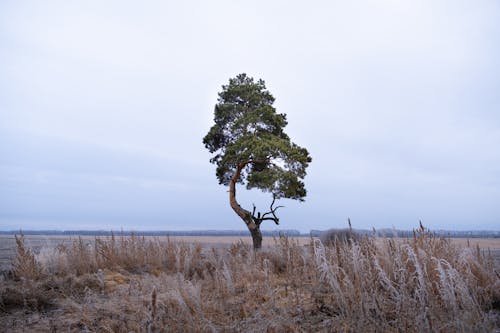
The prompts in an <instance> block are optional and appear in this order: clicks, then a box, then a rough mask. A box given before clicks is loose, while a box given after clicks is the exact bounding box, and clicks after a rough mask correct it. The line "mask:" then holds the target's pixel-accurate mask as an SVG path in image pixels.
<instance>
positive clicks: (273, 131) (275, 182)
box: [203, 74, 311, 249]
mask: <svg viewBox="0 0 500 333" xmlns="http://www.w3.org/2000/svg"><path fill="white" fill-rule="evenodd" d="M273 103H274V97H273V96H272V95H271V93H270V92H269V91H268V90H267V89H266V86H265V82H264V81H263V80H258V81H257V82H255V81H254V79H253V78H251V77H248V76H247V75H246V74H239V75H238V76H236V77H235V78H232V79H229V84H228V85H224V86H222V91H221V92H220V93H219V98H218V103H217V104H216V105H215V111H214V113H215V115H214V121H215V124H214V125H213V126H212V128H210V131H209V132H208V134H207V135H206V136H205V137H204V138H203V143H204V144H205V147H206V148H207V149H208V150H209V151H210V153H212V154H214V155H213V157H212V158H211V159H210V162H211V163H213V164H215V165H216V166H217V171H216V175H217V179H218V180H219V184H222V185H225V186H229V203H230V205H231V208H232V209H233V210H234V211H235V213H236V214H237V215H238V216H239V217H240V218H241V219H242V220H243V221H244V222H245V224H246V226H247V227H248V230H249V231H250V234H251V235H252V239H253V246H254V248H255V249H258V248H260V247H261V246H262V233H261V231H260V225H261V223H262V222H263V221H273V222H274V223H276V224H279V218H278V217H277V216H276V210H277V209H278V208H280V207H281V206H277V207H273V205H274V203H275V201H276V199H281V198H288V199H295V200H300V201H304V197H305V196H306V189H305V186H304V182H303V179H304V177H305V176H306V168H307V166H308V165H309V163H310V162H311V157H310V156H309V153H308V151H307V150H306V149H305V148H302V147H300V146H298V145H296V144H295V143H293V142H291V141H290V138H289V137H288V135H287V134H285V132H284V131H283V129H284V128H285V126H286V125H287V120H286V114H284V113H276V109H275V108H274V107H273ZM236 183H239V184H243V185H246V187H247V189H252V188H257V189H260V190H262V191H264V192H269V193H270V194H272V203H271V206H270V211H268V212H265V213H262V214H261V213H260V212H258V213H257V215H256V214H255V210H256V207H255V205H254V206H253V210H252V212H250V211H248V210H246V209H244V208H242V207H241V206H240V205H239V204H238V202H237V201H236Z"/></svg>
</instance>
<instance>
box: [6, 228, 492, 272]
mask: <svg viewBox="0 0 500 333" xmlns="http://www.w3.org/2000/svg"><path fill="white" fill-rule="evenodd" d="M118 237H119V236H118ZM78 238H81V239H82V240H83V241H85V242H86V243H90V244H93V243H94V241H95V238H96V237H94V236H59V235H57V236H51V235H27V236H24V239H25V244H26V245H27V246H28V247H30V248H31V249H32V250H33V251H34V252H35V253H38V252H40V250H41V249H42V248H45V249H52V248H55V247H56V246H57V245H60V244H66V245H67V244H71V243H72V242H73V241H74V240H78ZM100 238H102V239H105V238H106V237H100ZM108 238H109V237H108ZM144 238H145V239H147V240H159V241H167V240H171V241H173V242H183V243H187V244H200V245H201V246H203V247H212V246H215V247H229V246H230V245H231V244H235V243H238V242H243V243H244V244H249V245H250V244H252V238H251V237H250V236H249V237H241V236H220V237H215V236H169V237H166V236H160V237H158V236H144ZM291 239H293V241H294V242H297V243H298V244H299V245H306V244H309V243H310V241H311V238H310V237H294V238H291ZM381 240H382V238H378V241H381ZM450 241H451V242H452V243H453V244H456V245H458V246H461V247H472V248H474V249H475V248H476V247H477V246H479V248H480V249H481V250H482V251H490V252H491V253H492V255H493V256H494V257H495V259H496V260H497V262H498V263H500V238H470V239H468V238H451V239H450ZM262 244H263V246H273V245H274V244H276V239H275V238H273V237H264V239H263V243H262ZM15 248H16V242H15V239H14V235H0V271H2V270H5V269H7V268H8V267H9V265H10V263H11V262H12V259H13V258H14V256H15Z"/></svg>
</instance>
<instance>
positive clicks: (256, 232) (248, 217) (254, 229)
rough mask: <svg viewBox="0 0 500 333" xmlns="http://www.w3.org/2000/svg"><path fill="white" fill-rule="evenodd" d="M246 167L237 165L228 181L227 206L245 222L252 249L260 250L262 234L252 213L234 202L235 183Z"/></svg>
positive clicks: (244, 164)
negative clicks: (250, 236)
mask: <svg viewBox="0 0 500 333" xmlns="http://www.w3.org/2000/svg"><path fill="white" fill-rule="evenodd" d="M246 165H247V163H240V164H238V168H237V169H236V172H235V173H234V175H233V177H232V178H231V180H230V181H229V204H230V205H231V208H232V209H233V210H234V212H235V213H236V214H237V215H238V216H239V217H240V218H241V219H242V220H243V222H245V224H246V225H247V228H248V230H249V231H250V234H251V235H252V241H253V248H254V249H256V250H257V249H260V248H261V247H262V233H261V232H260V225H258V224H256V223H255V221H254V220H253V217H252V213H250V212H249V211H248V210H246V209H244V208H242V207H241V206H240V205H239V204H238V202H237V201H236V182H238V179H239V178H240V175H241V170H243V168H244V167H245V166H246Z"/></svg>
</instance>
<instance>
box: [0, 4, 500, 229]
mask: <svg viewBox="0 0 500 333" xmlns="http://www.w3.org/2000/svg"><path fill="white" fill-rule="evenodd" d="M499 7H500V5H499V3H498V2H497V1H475V2H467V1H440V2H436V1H394V0H386V1H344V2H332V1H312V2H303V1H302V2H301V1H272V2H268V1H254V2H249V3H245V2H234V1H222V0H218V1H210V2H207V1H184V2H182V3H176V2H161V1H152V2H148V3H146V4H141V5H140V6H139V5H138V4H137V3H135V2H129V1H110V2H105V3H103V2H97V1H86V2H67V1H50V2H44V3H36V2H30V3H21V2H14V1H5V2H2V4H1V5H0V153H1V155H0V168H1V170H2V171H3V172H2V175H0V182H1V183H0V188H2V189H1V190H0V197H1V198H2V199H3V206H2V208H3V212H4V213H3V214H4V215H3V221H6V220H5V219H9V218H11V219H13V218H16V219H18V220H19V219H21V218H22V219H39V220H44V221H49V220H50V219H51V217H53V218H54V219H58V220H60V221H65V222H60V223H61V224H62V225H63V224H64V225H66V224H67V223H71V221H72V220H74V221H77V220H78V221H80V222H74V223H75V224H77V225H78V223H80V225H84V222H82V221H83V220H86V222H85V225H92V220H97V219H99V220H100V221H108V222H107V223H109V226H110V227H111V226H116V225H120V224H122V225H124V224H125V223H129V224H128V225H133V223H134V222H133V221H141V223H146V222H144V219H149V221H150V222H149V225H151V226H158V228H162V227H163V226H166V225H168V226H169V227H170V228H174V229H175V227H176V226H178V225H182V226H183V227H185V228H200V227H205V226H206V227H210V228H212V227H213V228H222V229H233V228H243V227H244V226H243V225H242V224H241V222H240V221H238V219H237V217H236V216H235V215H234V214H233V213H232V212H231V210H230V208H228V205H227V202H226V200H227V198H226V195H227V193H226V192H225V191H226V189H225V188H223V187H222V186H218V184H217V181H216V179H215V176H214V166H212V165H210V164H209V163H208V159H209V154H208V153H207V152H206V151H205V149H204V147H203V145H202V144H201V139H202V137H203V136H204V135H205V133H206V131H207V130H208V129H209V127H210V126H211V123H212V116H213V106H214V104H215V103H216V100H217V92H218V91H219V90H220V86H221V85H222V84H225V83H226V81H227V79H228V78H229V77H232V76H234V75H236V74H238V73H240V72H247V73H248V74H250V75H252V76H255V77H258V78H260V77H261V78H263V79H264V80H266V82H267V85H268V88H269V89H270V91H271V92H272V93H273V94H274V96H275V97H276V99H277V100H276V107H277V109H278V111H279V112H285V113H287V114H288V120H289V126H288V128H287V129H288V133H289V134H290V136H291V137H292V139H294V140H295V141H296V142H297V143H298V144H300V145H302V146H305V147H307V148H308V149H309V150H310V152H311V155H312V157H313V163H312V164H311V167H310V171H309V175H308V177H307V178H306V184H307V188H308V190H309V195H308V198H307V201H306V203H304V204H298V203H295V202H284V204H285V205H286V209H283V210H282V216H283V217H282V221H283V227H284V228H297V229H300V230H303V231H306V230H309V229H311V228H318V229H321V228H329V227H332V226H337V225H343V224H344V223H345V222H344V221H345V219H346V218H347V216H351V217H353V222H354V223H355V224H357V226H358V227H361V228H370V227H371V226H376V227H387V226H390V225H394V226H396V227H401V228H411V227H413V226H414V225H415V223H416V221H418V219H419V218H423V219H424V220H427V221H429V223H431V225H430V226H431V227H433V226H434V227H436V228H438V227H439V228H446V227H447V226H451V227H457V228H467V226H469V225H470V224H472V223H473V224H474V225H475V226H478V227H479V228H490V229H491V228H494V229H498V225H499V224H498V221H499V219H500V209H499V208H498V207H497V206H498V205H497V204H496V203H495V202H494V198H498V196H499V191H500V190H499V188H500V179H499V176H498V175H500V170H499V167H498V166H499V165H500V153H499V151H498V149H497V147H498V146H499V145H500V125H499V124H500V113H499V112H498V110H499V106H500V96H499V94H498V91H497V90H498V86H500V79H499V77H500V64H499V62H498V59H500V47H499V45H498V43H497V39H498V35H499V33H500V23H499V22H500V10H499V9H500V8H499ZM239 195H240V198H241V200H242V203H243V204H245V205H250V206H251V203H252V202H256V203H258V204H260V205H267V204H268V199H269V198H268V197H267V196H265V195H261V194H258V193H256V192H254V191H252V192H249V193H246V192H245V191H244V190H243V189H241V190H240V191H239ZM28 199H29V200H28ZM61 203H62V204H63V206H64V207H65V209H64V213H60V214H59V213H58V212H57V207H59V206H60V205H61ZM0 205H2V203H1V202H0ZM122 207H124V208H122ZM192 207H196V208H195V209H193V208H192ZM122 209H123V210H124V212H120V210H122ZM72 212H73V213H72ZM186 212H189V213H186ZM30 214H31V215H30ZM124 216H127V218H128V220H127V221H128V222H125V221H124ZM1 218H2V216H1V215H0V219H1ZM165 219H171V221H170V223H167V222H166V221H165ZM207 220H209V221H210V222H208V223H207ZM285 221H286V222H285ZM44 223H46V224H47V225H48V224H50V223H49V222H44ZM103 223H104V224H105V223H106V222H103ZM6 225H7V224H3V222H0V228H4V226H6ZM9 225H12V224H9ZM40 225H43V223H41V224H40ZM269 227H271V228H272V227H273V226H269Z"/></svg>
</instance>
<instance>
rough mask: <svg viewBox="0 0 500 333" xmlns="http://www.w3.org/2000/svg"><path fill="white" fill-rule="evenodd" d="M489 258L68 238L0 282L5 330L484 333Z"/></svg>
mask: <svg viewBox="0 0 500 333" xmlns="http://www.w3.org/2000/svg"><path fill="white" fill-rule="evenodd" d="M498 271H499V269H498V266H497V265H496V263H495V261H494V259H493V258H492V257H491V256H489V255H488V254H487V253H485V252H484V251H480V250H479V248H477V249H476V248H470V247H459V246H457V245H455V244H453V243H451V242H450V241H449V240H446V239H439V238H435V237H433V236H432V235H430V234H429V233H427V232H426V231H425V230H423V229H421V230H419V231H418V232H417V233H416V234H415V237H414V238H413V239H408V240H394V239H372V238H362V239H359V240H357V241H352V240H336V241H333V242H332V243H331V244H330V245H328V246H324V245H323V243H321V241H319V240H317V239H314V240H313V239H311V240H310V242H309V243H308V244H307V245H306V246H304V245H301V244H299V243H298V242H297V241H294V240H291V239H288V238H280V239H276V240H275V245H273V246H271V247H268V248H265V249H263V250H261V251H259V252H257V253H255V252H254V251H253V250H252V248H251V245H250V244H246V243H244V242H238V243H234V244H233V245H231V246H230V247H229V248H214V247H207V246H205V247H202V246H201V245H200V244H192V243H179V242H174V241H170V240H166V241H162V240H160V239H151V238H149V239H146V238H143V237H134V236H132V237H109V238H98V239H95V241H94V242H92V243H87V242H86V241H83V240H82V239H77V240H75V241H74V242H73V243H71V244H70V245H68V244H66V245H61V246H58V247H56V248H53V249H46V250H42V251H41V252H40V253H39V254H36V255H35V254H34V253H33V252H31V250H30V249H28V248H26V246H25V245H24V242H23V238H22V237H20V238H17V256H16V259H15V261H14V263H13V269H12V270H11V272H10V273H9V274H8V275H6V276H5V277H3V280H4V281H2V283H1V285H0V322H1V323H2V329H4V330H5V331H7V332H24V331H37V332H58V331H65V332H68V331H69V332H73V331H75V332H80V331H85V332H492V331H494V330H496V329H498V328H499V327H500V312H499V302H500V294H499V291H500V278H499V273H498Z"/></svg>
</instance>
